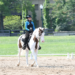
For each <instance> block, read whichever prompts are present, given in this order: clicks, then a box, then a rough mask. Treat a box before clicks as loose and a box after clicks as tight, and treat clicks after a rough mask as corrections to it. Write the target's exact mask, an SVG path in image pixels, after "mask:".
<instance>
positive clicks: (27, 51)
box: [26, 49, 29, 67]
mask: <svg viewBox="0 0 75 75" xmlns="http://www.w3.org/2000/svg"><path fill="white" fill-rule="evenodd" d="M28 53H29V50H28V49H26V64H27V67H28V66H29V64H28Z"/></svg>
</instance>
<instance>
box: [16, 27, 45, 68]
mask: <svg viewBox="0 0 75 75" xmlns="http://www.w3.org/2000/svg"><path fill="white" fill-rule="evenodd" d="M24 38H25V34H23V35H21V36H20V37H19V38H18V50H19V51H18V54H19V60H18V64H17V66H19V65H20V55H21V51H22V47H23V45H24V42H23V41H22V39H24ZM39 40H41V42H44V28H41V27H39V28H36V29H35V30H34V32H33V34H32V36H31V39H30V41H29V42H28V46H29V48H30V51H31V54H32V56H33V58H34V63H33V64H32V65H34V64H36V66H37V67H38V63H37V54H38V49H39ZM29 48H28V47H26V50H25V51H26V64H27V66H29V65H28V53H29Z"/></svg>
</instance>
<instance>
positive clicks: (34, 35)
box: [32, 33, 40, 41]
mask: <svg viewBox="0 0 75 75" xmlns="http://www.w3.org/2000/svg"><path fill="white" fill-rule="evenodd" d="M34 37H36V38H37V39H38V41H39V40H40V37H39V36H38V35H37V34H36V33H35V34H33V35H32V39H33V38H34Z"/></svg>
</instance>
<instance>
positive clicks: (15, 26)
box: [4, 15, 22, 30]
mask: <svg viewBox="0 0 75 75" xmlns="http://www.w3.org/2000/svg"><path fill="white" fill-rule="evenodd" d="M4 29H9V30H19V29H22V26H21V20H20V16H16V15H15V16H6V17H5V18H4Z"/></svg>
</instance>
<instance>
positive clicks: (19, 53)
mask: <svg viewBox="0 0 75 75" xmlns="http://www.w3.org/2000/svg"><path fill="white" fill-rule="evenodd" d="M21 50H22V49H21V48H19V51H18V64H17V66H19V65H20V55H21Z"/></svg>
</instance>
